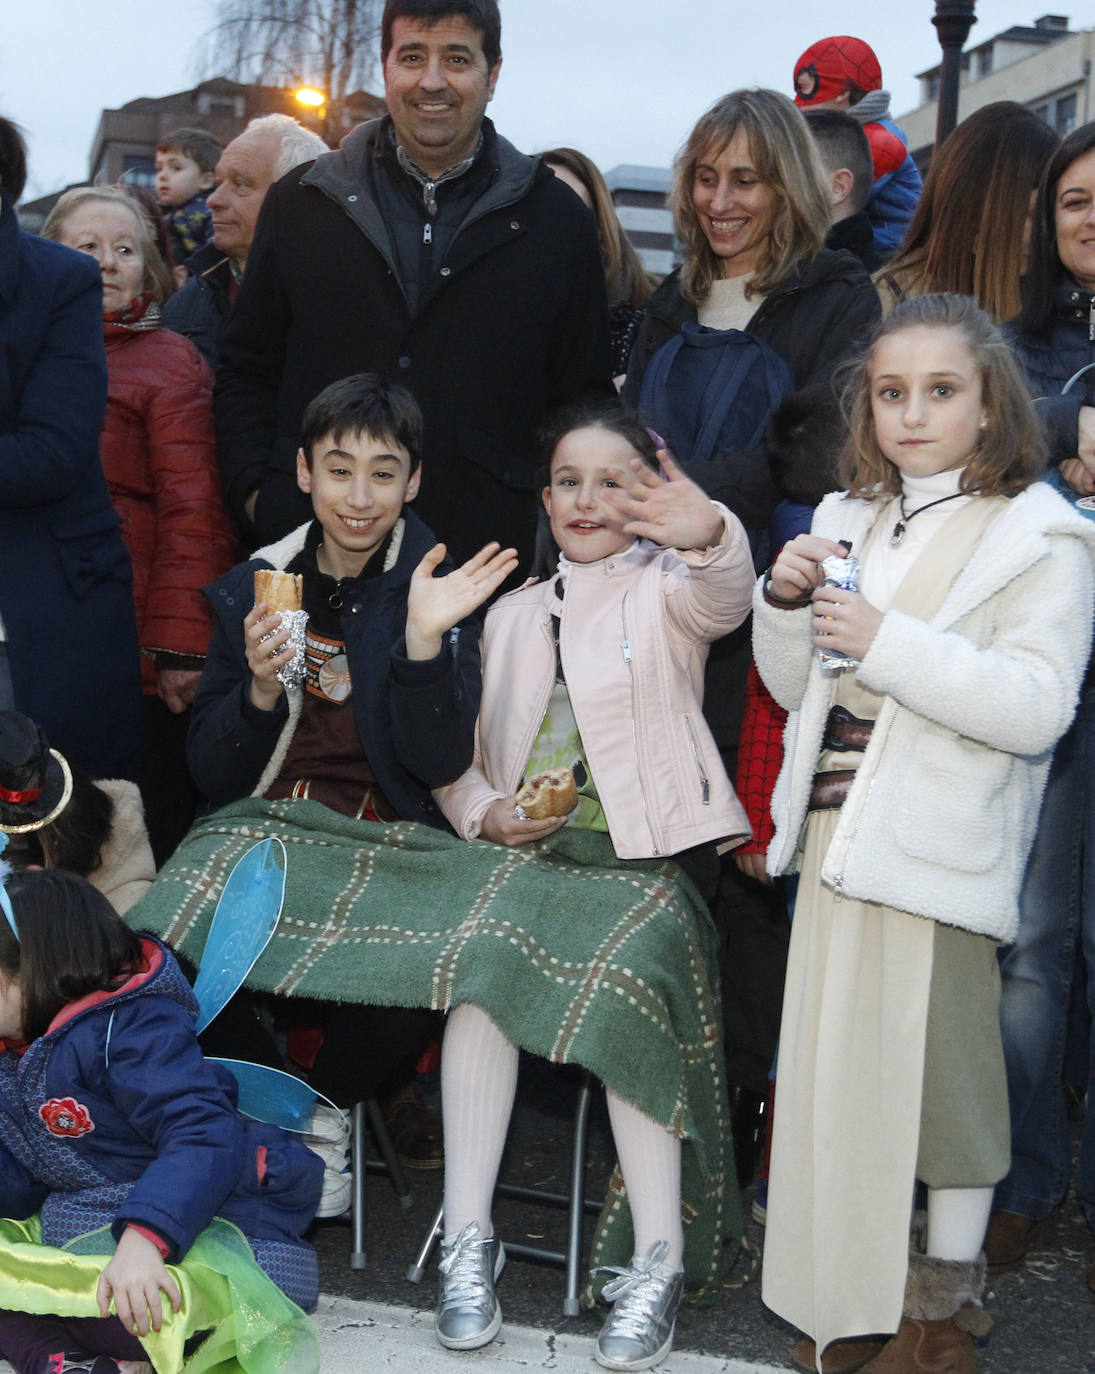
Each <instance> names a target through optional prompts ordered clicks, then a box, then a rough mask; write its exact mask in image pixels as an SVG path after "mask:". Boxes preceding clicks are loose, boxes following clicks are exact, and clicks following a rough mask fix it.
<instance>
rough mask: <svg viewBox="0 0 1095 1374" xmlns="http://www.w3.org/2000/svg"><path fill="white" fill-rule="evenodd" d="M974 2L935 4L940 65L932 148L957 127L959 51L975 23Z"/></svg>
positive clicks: (942, 0) (955, 0)
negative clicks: (941, 57)
mask: <svg viewBox="0 0 1095 1374" xmlns="http://www.w3.org/2000/svg"><path fill="white" fill-rule="evenodd" d="M974 2H975V0H935V18H934V19H933V20H932V23H933V24H934V25H935V29H936V32H937V33H938V35H939V46H940V47H941V48H942V49H943V65H942V67H941V68H940V71H939V105H938V113H937V115H936V120H935V146H936V148H938V147H939V145H940V144H941V143H942V142H943V140H944V139H945V138H946V136H947V135H948V134H949V133H950V132H951V130H952V129H953V128H954V126H955V125H956V124H957V123H958V78H959V75H960V74H961V71H962V49H963V48H964V47H965V45H966V39H967V38H968V37H969V36H970V29H971V28H972V27H973V25H974V24H976V23H977V20H976V18H975V16H974V13H973V9H974Z"/></svg>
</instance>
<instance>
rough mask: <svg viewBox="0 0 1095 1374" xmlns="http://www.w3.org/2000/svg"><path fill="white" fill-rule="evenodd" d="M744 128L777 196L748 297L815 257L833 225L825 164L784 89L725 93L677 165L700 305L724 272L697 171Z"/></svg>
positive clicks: (689, 295) (687, 273)
mask: <svg viewBox="0 0 1095 1374" xmlns="http://www.w3.org/2000/svg"><path fill="white" fill-rule="evenodd" d="M739 129H741V130H742V131H743V132H744V133H745V136H746V138H748V140H749V151H750V155H751V157H752V160H753V165H754V167H755V168H756V171H757V175H758V176H759V177H760V179H761V181H763V182H764V183H765V185H766V186H768V187H769V189H770V190H771V191H773V192H774V193H775V198H776V205H775V217H774V220H773V224H772V232H771V234H770V235H769V238H768V242H767V244H766V245H765V247H764V252H763V255H762V257H761V261H760V266H759V268H758V269H757V271H756V272H755V273H754V275H753V276H752V278H751V279H750V281H749V284H748V286H747V287H746V295H747V296H748V295H751V294H752V293H753V292H755V291H756V292H760V293H762V294H767V293H768V292H769V291H771V290H772V289H773V288H774V287H776V286H778V285H779V284H780V283H781V282H782V281H784V279H785V278H787V277H789V276H790V275H791V273H792V272H793V271H794V270H795V268H796V267H798V266H799V264H800V263H802V262H807V261H809V260H810V259H811V258H813V257H815V256H816V255H817V252H818V250H819V249H820V247H821V245H822V244H823V243H824V241H825V235H826V234H827V233H828V231H829V225H830V223H831V222H832V209H831V206H830V204H829V191H828V184H827V182H826V180H825V173H824V171H823V169H822V166H821V159H820V158H819V156H818V152H817V148H816V146H815V144H814V140H813V139H812V138H811V137H810V131H809V129H808V128H807V125H806V121H805V120H804V119H803V117H802V115H801V114H800V113H799V111H798V110H797V109H796V108H795V105H794V104H793V102H792V101H790V100H788V99H787V97H786V96H785V95H780V93H779V92H778V91H767V90H744V91H734V92H732V93H731V94H730V95H724V96H723V97H722V99H721V100H719V101H716V103H715V104H714V105H712V106H711V108H710V109H709V110H708V111H707V113H706V114H705V115H703V116H702V117H701V119H700V121H699V123H698V124H697V125H696V127H695V128H694V129H693V130H692V132H691V134H690V135H689V137H688V141H687V143H685V145H684V147H683V148H682V149H681V151H680V152H679V153H678V154H677V159H676V161H675V162H674V164H673V189H672V191H671V192H670V197H669V204H670V208H671V209H672V211H673V218H674V221H675V223H676V226H677V234H678V236H679V237H680V239H681V240H682V241H683V243H684V248H685V254H684V262H683V263H682V264H681V290H682V293H683V295H684V297H685V299H686V300H689V301H691V302H692V303H693V304H694V305H701V304H702V303H703V301H704V300H706V298H707V295H708V293H709V292H710V290H711V286H712V283H713V282H714V281H715V279H716V278H717V277H718V276H719V275H720V274H721V270H722V269H721V262H720V259H719V258H718V257H717V256H716V255H715V253H714V252H713V251H712V249H711V245H710V244H709V243H708V241H707V236H706V234H705V233H704V232H703V227H702V225H701V223H700V219H699V216H698V215H697V213H696V206H695V202H694V200H693V198H692V189H693V185H694V183H695V177H696V166H697V164H698V163H699V162H700V161H701V160H704V161H710V160H711V159H712V158H716V157H718V156H719V154H720V153H721V152H722V151H723V149H724V148H725V147H726V145H727V144H728V143H729V142H730V140H731V139H732V138H733V137H734V135H735V134H736V133H737V132H738V130H739Z"/></svg>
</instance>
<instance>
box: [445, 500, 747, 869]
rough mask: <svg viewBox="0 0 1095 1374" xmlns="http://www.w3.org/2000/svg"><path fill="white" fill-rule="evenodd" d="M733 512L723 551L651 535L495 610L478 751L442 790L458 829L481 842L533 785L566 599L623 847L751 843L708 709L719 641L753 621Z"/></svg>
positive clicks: (596, 765) (595, 764) (667, 850)
mask: <svg viewBox="0 0 1095 1374" xmlns="http://www.w3.org/2000/svg"><path fill="white" fill-rule="evenodd" d="M719 509H720V511H721V512H722V515H723V520H724V522H725V531H724V535H723V539H722V542H721V543H720V544H719V545H718V546H717V547H715V548H712V549H705V550H702V551H699V552H697V551H694V550H688V551H686V552H678V551H677V550H675V549H662V548H659V547H658V546H657V545H656V544H651V543H648V542H647V541H646V540H637V541H636V542H635V544H634V545H632V547H631V548H630V549H627V550H625V551H624V552H623V553H620V554H615V555H613V556H612V557H611V558H606V559H603V560H601V561H599V562H597V563H585V564H581V563H570V564H567V565H566V567H565V569H564V571H563V572H562V573H559V574H556V576H555V577H553V578H551V579H550V580H549V581H547V582H541V583H535V584H533V585H531V586H526V587H522V588H521V589H520V590H518V591H516V592H512V593H511V594H510V595H509V596H505V597H503V598H502V599H501V600H500V601H498V602H497V604H496V605H495V606H494V607H493V608H492V609H491V611H490V613H489V614H488V616H487V620H486V627H485V629H484V632H483V697H482V702H481V704H480V708H479V724H478V727H477V731H476V741H475V758H474V761H473V763H472V766H471V768H469V769H468V771H467V772H466V773H465V774H464V775H463V777H461V778H458V779H457V780H456V782H454V783H451V784H450V785H449V786H447V787H442V788H439V789H437V790H436V791H435V793H434V796H435V797H436V798H437V801H438V804H439V805H440V807H441V809H442V811H443V812H444V813H445V815H446V817H447V818H448V820H449V822H450V824H451V825H452V827H453V829H454V830H455V831H456V833H457V834H458V835H462V836H463V837H464V838H465V839H468V840H474V839H477V838H478V837H479V827H480V824H481V822H482V819H483V816H484V815H485V814H486V812H487V810H488V809H489V808H490V807H491V806H492V805H493V803H494V802H496V801H498V800H499V799H500V798H502V797H508V796H512V795H513V793H515V792H516V791H517V789H518V787H519V786H520V785H521V781H522V779H523V777H524V774H525V767H526V765H527V763H528V759H529V754H530V753H531V750H532V745H533V741H534V740H535V738H536V734H537V731H538V730H539V728H540V724H541V722H542V721H543V718H544V712H545V711H546V709H547V705H548V699H549V697H550V695H551V690H552V687H553V686H554V683H555V649H554V642H553V634H552V627H551V612H552V608H553V607H556V608H558V607H560V606H561V608H562V620H561V623H560V627H559V652H560V654H561V656H562V662H563V671H564V673H565V676H566V681H567V686H568V688H569V691H570V700H571V705H572V707H573V710H574V718H575V721H576V722H577V725H578V730H579V733H580V734H581V737H582V743H583V745H584V747H585V752H586V759H587V761H588V763H589V768H590V772H591V773H592V775H593V780H594V782H595V784H596V786H597V792H598V795H599V796H600V799H601V805H602V806H603V808H604V813H605V819H606V820H607V822H608V829H609V833H610V835H611V837H612V844H613V847H614V848H615V850H616V853H617V855H618V856H619V857H620V858H621V859H647V858H653V857H656V856H659V855H661V856H664V855H669V854H676V853H679V852H680V851H681V850H683V849H689V848H691V847H692V846H693V845H697V844H705V843H708V842H710V841H713V840H726V839H730V840H732V841H734V842H738V843H740V841H741V840H743V839H745V838H747V837H748V835H749V822H748V820H747V819H746V816H745V812H744V810H743V809H742V806H741V803H740V802H739V801H738V799H737V797H736V796H735V794H734V789H733V787H731V785H730V782H729V780H728V778H727V776H726V772H725V770H724V769H723V766H722V762H721V760H720V758H719V753H718V749H717V748H716V747H715V742H714V740H713V739H712V737H711V733H710V731H709V730H708V728H707V724H706V722H705V721H704V718H703V711H702V702H703V670H704V664H705V662H706V660H707V646H708V645H709V644H710V643H711V642H712V641H713V640H715V639H719V638H720V637H721V636H722V635H724V634H728V633H729V632H730V631H731V630H733V629H736V627H737V626H738V625H740V624H741V622H742V621H743V620H744V619H745V617H746V615H747V614H748V612H749V603H750V597H751V594H752V588H753V581H754V573H753V563H752V559H751V557H750V554H749V544H748V541H747V540H746V537H745V532H744V530H743V529H742V527H741V524H740V523H739V521H738V520H737V517H736V516H733V515H731V514H730V512H729V511H728V510H726V509H725V508H724V507H721V506H720V507H719ZM560 576H562V577H563V578H564V585H565V588H566V595H565V597H564V598H563V600H562V601H561V602H560V601H559V599H558V597H557V595H556V590H555V585H556V582H557V581H558V580H559V577H560Z"/></svg>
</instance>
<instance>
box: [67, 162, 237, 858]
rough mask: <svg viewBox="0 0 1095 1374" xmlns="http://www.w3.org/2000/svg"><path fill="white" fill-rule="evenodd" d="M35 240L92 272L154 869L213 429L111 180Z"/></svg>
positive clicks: (186, 682) (210, 563) (188, 655)
mask: <svg viewBox="0 0 1095 1374" xmlns="http://www.w3.org/2000/svg"><path fill="white" fill-rule="evenodd" d="M42 236H43V237H44V238H47V239H54V240H56V241H57V242H58V243H63V244H65V245H66V246H67V247H69V248H75V249H77V250H78V251H79V252H82V253H87V254H88V255H89V256H91V257H93V258H95V260H96V261H97V262H98V264H99V267H100V270H101V272H102V283H103V334H104V343H105V345H106V359H107V371H108V383H107V407H106V417H105V420H104V423H103V431H102V434H101V436H100V442H99V452H100V456H101V458H102V464H103V470H104V472H105V473H106V480H107V486H108V488H109V491H110V498H111V500H112V502H113V503H114V508H115V510H116V511H117V512H118V514H119V516H120V517H121V521H122V537H123V539H124V540H125V543H126V547H127V548H128V549H129V556H130V558H131V560H132V563H133V595H134V601H135V603H136V608H137V631H138V637H139V642H140V646H141V656H142V672H143V683H144V700H145V752H144V764H143V773H142V782H141V792H142V796H143V799H144V803H145V811H146V816H147V819H148V827H149V834H150V838H151V840H152V847H153V851H154V853H155V855H156V859H157V862H158V863H162V862H163V861H164V859H166V858H167V856H168V855H169V854H170V853H171V851H172V850H173V849H174V847H175V845H176V844H177V843H178V841H179V840H180V839H181V838H182V836H183V835H184V834H185V832H186V830H187V829H188V828H189V825H190V822H191V820H192V819H193V810H194V803H195V799H196V793H195V792H194V790H193V784H192V783H191V782H190V780H189V774H188V771H187V768H186V755H185V743H186V729H187V725H188V722H189V707H190V702H191V700H192V699H193V695H194V692H195V690H196V689H197V685H198V679H199V678H200V676H201V668H202V665H203V663H204V658H205V651H206V648H207V646H208V644H209V639H210V636H211V634H212V618H211V614H210V611H209V608H208V606H207V605H206V602H205V598H204V596H203V595H202V591H201V589H202V587H204V586H205V585H206V584H207V583H209V582H212V581H214V580H215V579H216V578H217V577H219V576H220V574H221V573H223V572H224V571H225V570H226V569H227V568H229V567H231V566H232V564H233V562H234V561H235V554H236V538H235V534H234V532H233V530H232V526H231V523H230V521H229V519H228V516H227V514H226V512H225V509H224V504H223V501H222V499H221V490H220V477H219V475H218V472H217V457H216V446H215V440H214V435H213V404H212V384H213V378H212V374H211V373H210V371H209V368H208V367H207V366H206V364H205V363H204V361H203V360H202V357H201V355H200V354H199V353H198V351H197V349H196V348H195V347H194V345H193V344H192V343H191V342H190V341H189V340H188V339H184V338H183V337H182V336H181V335H180V334H174V333H172V332H171V331H170V330H168V329H164V328H162V327H161V322H160V303H161V302H162V301H163V299H164V298H165V296H166V295H168V294H169V293H170V291H171V289H172V282H171V275H170V273H169V272H168V270H167V268H166V267H165V266H164V262H163V259H162V257H161V256H160V253H159V250H158V249H157V248H156V245H155V241H154V239H153V237H152V230H151V227H150V225H149V223H148V220H147V219H146V217H145V215H144V213H143V212H142V210H141V207H140V205H139V204H138V203H137V202H136V201H135V200H133V198H132V197H131V196H129V195H128V194H127V193H126V192H125V191H121V190H118V189H117V188H115V187H113V186H78V187H75V188H74V189H73V190H71V191H66V192H65V194H64V195H63V196H62V197H61V198H60V200H59V201H58V202H57V204H56V205H55V206H54V208H53V210H52V211H51V212H50V215H49V217H48V219H47V220H46V222H45V224H44V225H43V227H42Z"/></svg>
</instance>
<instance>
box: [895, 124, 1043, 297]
mask: <svg viewBox="0 0 1095 1374" xmlns="http://www.w3.org/2000/svg"><path fill="white" fill-rule="evenodd" d="M1060 142H1061V140H1060V139H1059V138H1058V136H1057V135H1056V133H1054V131H1053V130H1052V129H1051V128H1050V127H1049V125H1048V124H1047V123H1046V122H1045V120H1044V119H1039V117H1038V116H1037V115H1036V114H1034V113H1033V112H1032V111H1031V110H1028V109H1027V108H1026V106H1024V105H1019V104H1017V103H1016V102H1015V101H1014V100H997V101H994V102H993V103H992V104H991V105H985V106H984V107H983V108H982V109H980V110H976V111H975V112H974V113H973V114H971V115H970V116H969V118H968V119H964V120H963V121H962V123H961V124H959V125H958V127H957V128H956V129H955V130H954V132H953V133H952V134H951V135H950V136H949V137H948V138H947V140H946V141H945V142H944V144H943V146H942V147H941V148H940V149H939V151H938V152H937V153H936V154H935V156H934V157H933V159H932V164H931V169H930V171H929V172H928V176H927V179H926V181H925V182H924V190H923V193H922V194H921V197H920V203H919V204H918V205H917V207H916V212H915V213H914V215H913V218H912V222H911V223H910V225H909V228H908V231H907V232H906V234H905V238H904V240H903V241H902V243H901V246H900V247H899V248H898V250H897V256H896V257H895V258H894V259H893V261H892V262H891V263H889V264H888V265H887V266H886V267H884V268H883V269H882V271H880V272H878V273H876V274H875V284H876V285H877V287H878V294H879V297H880V299H881V301H882V311H883V314H886V315H888V314H889V313H890V311H891V310H892V309H893V308H894V306H895V305H899V304H900V303H901V302H902V301H903V300H906V299H909V298H911V297H913V296H923V295H926V294H927V293H928V292H933V291H949V292H952V293H953V294H955V295H958V296H972V297H973V298H974V300H976V301H977V303H978V305H980V307H981V309H982V310H987V311H988V313H989V314H990V315H991V316H992V317H993V319H994V320H995V321H996V322H997V324H1003V323H1004V322H1005V321H1007V320H1010V319H1013V318H1014V317H1015V316H1016V315H1017V314H1018V313H1019V309H1020V306H1021V305H1022V299H1021V296H1020V290H1019V288H1020V283H1021V282H1022V279H1023V276H1024V274H1025V273H1026V268H1027V257H1028V249H1027V245H1029V242H1030V229H1029V224H1030V211H1031V202H1032V200H1033V197H1034V194H1035V192H1036V190H1037V188H1038V182H1039V180H1040V178H1041V175H1042V172H1043V170H1044V169H1045V165H1046V163H1047V162H1048V161H1049V159H1050V158H1051V157H1052V156H1053V153H1054V151H1055V150H1056V149H1057V148H1058V147H1059V146H1060ZM1017 244H1023V245H1024V248H1023V251H1022V253H1017V252H1016V245H1017Z"/></svg>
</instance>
